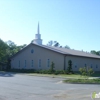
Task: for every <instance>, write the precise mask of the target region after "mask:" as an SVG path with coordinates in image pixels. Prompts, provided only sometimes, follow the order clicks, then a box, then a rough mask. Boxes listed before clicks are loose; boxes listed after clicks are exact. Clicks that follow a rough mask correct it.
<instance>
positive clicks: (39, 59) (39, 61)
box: [39, 59, 41, 67]
mask: <svg viewBox="0 0 100 100" xmlns="http://www.w3.org/2000/svg"><path fill="white" fill-rule="evenodd" d="M39 67H41V59H39Z"/></svg>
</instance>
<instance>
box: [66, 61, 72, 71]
mask: <svg viewBox="0 0 100 100" xmlns="http://www.w3.org/2000/svg"><path fill="white" fill-rule="evenodd" d="M67 72H68V73H70V72H73V71H72V61H71V60H69V61H68V67H67Z"/></svg>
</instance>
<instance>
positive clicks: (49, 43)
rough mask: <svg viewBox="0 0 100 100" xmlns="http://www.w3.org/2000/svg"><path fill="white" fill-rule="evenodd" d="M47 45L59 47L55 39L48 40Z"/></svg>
mask: <svg viewBox="0 0 100 100" xmlns="http://www.w3.org/2000/svg"><path fill="white" fill-rule="evenodd" d="M47 45H48V46H54V47H60V44H59V42H57V41H52V40H51V41H49V42H48V43H47Z"/></svg>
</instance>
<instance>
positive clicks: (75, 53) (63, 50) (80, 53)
mask: <svg viewBox="0 0 100 100" xmlns="http://www.w3.org/2000/svg"><path fill="white" fill-rule="evenodd" d="M39 46H41V47H43V48H46V49H50V50H53V51H55V52H58V53H61V54H65V55H72V56H81V57H88V58H98V59H100V56H98V55H95V54H91V53H88V52H84V51H79V50H72V49H67V48H59V47H54V46H48V45H39Z"/></svg>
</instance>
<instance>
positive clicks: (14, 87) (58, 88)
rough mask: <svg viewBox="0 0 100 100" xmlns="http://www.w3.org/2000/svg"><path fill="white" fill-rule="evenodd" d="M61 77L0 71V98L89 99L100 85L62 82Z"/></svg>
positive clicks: (98, 90) (31, 99)
mask: <svg viewBox="0 0 100 100" xmlns="http://www.w3.org/2000/svg"><path fill="white" fill-rule="evenodd" d="M61 80H62V79H61V78H50V77H38V76H28V75H24V74H22V75H21V74H11V73H5V74H1V73H0V100H91V93H92V92H93V91H96V92H97V93H98V92H100V85H84V84H83V85H81V84H64V83H61V82H60V81H61Z"/></svg>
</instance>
